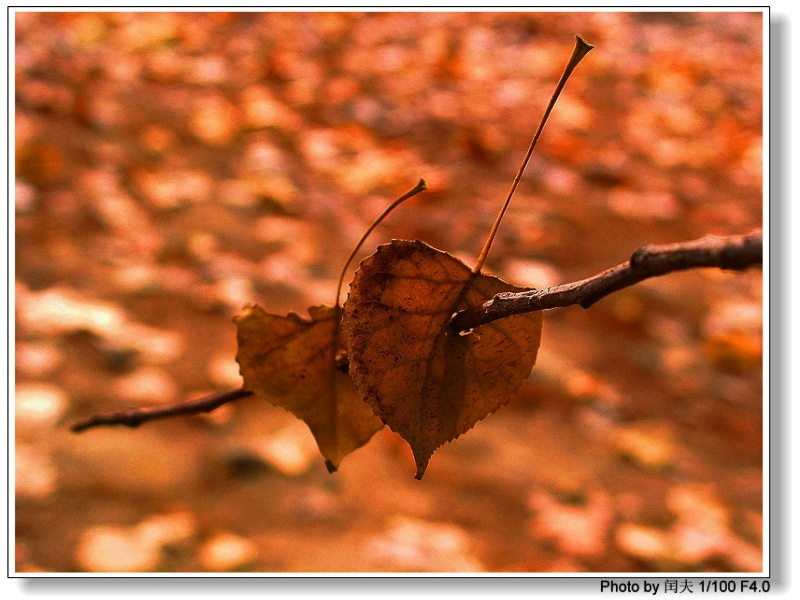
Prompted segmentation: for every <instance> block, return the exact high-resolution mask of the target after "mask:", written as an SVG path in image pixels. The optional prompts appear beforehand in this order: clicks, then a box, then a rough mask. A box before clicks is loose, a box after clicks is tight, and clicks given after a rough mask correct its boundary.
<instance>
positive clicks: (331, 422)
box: [234, 305, 383, 471]
mask: <svg viewBox="0 0 800 600" xmlns="http://www.w3.org/2000/svg"><path fill="white" fill-rule="evenodd" d="M308 312H309V315H310V316H311V319H310V320H308V319H303V318H301V317H300V316H298V315H296V314H294V313H290V314H289V315H287V316H280V315H273V314H268V313H266V312H265V311H264V310H263V309H262V308H261V307H260V306H257V305H248V306H246V307H245V308H244V309H243V310H242V312H241V313H240V314H238V315H237V316H236V317H235V318H234V323H236V327H237V340H238V343H239V350H238V352H237V354H236V360H237V362H238V363H239V371H240V372H241V374H242V378H243V379H244V388H245V389H247V390H250V391H252V392H253V393H254V394H255V395H256V396H258V397H260V398H263V399H265V400H268V401H269V402H271V403H272V404H274V405H276V406H280V407H282V408H285V409H286V410H288V411H290V412H291V413H292V414H294V415H295V416H297V417H298V418H300V419H302V420H303V421H305V422H306V424H307V425H308V426H309V428H310V429H311V433H312V434H313V435H314V438H315V439H316V441H317V445H318V446H319V449H320V451H321V452H322V455H323V456H324V457H325V462H326V465H327V467H328V470H329V471H334V470H336V469H337V468H338V467H339V463H340V462H341V461H342V459H343V458H344V457H345V456H347V455H348V454H349V453H350V452H352V451H353V450H355V449H357V448H359V447H361V446H363V445H364V444H366V443H367V442H368V441H369V439H370V437H372V435H373V434H374V433H375V432H376V431H378V430H379V429H381V427H382V426H383V425H382V423H381V422H380V420H379V419H378V418H377V417H376V416H375V415H374V414H373V413H372V411H371V410H370V407H369V405H367V404H366V403H364V402H363V400H361V397H360V395H359V394H358V393H357V392H356V390H355V388H354V387H353V383H352V381H351V379H350V377H349V376H348V375H347V374H346V373H342V372H341V371H340V370H339V369H337V368H336V364H335V357H336V352H337V350H338V348H339V344H338V343H337V342H336V341H335V340H334V338H335V337H338V328H337V326H336V325H337V323H338V320H339V319H340V317H341V310H340V309H338V308H335V307H332V306H313V307H311V308H309V309H308Z"/></svg>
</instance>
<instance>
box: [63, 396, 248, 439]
mask: <svg viewBox="0 0 800 600" xmlns="http://www.w3.org/2000/svg"><path fill="white" fill-rule="evenodd" d="M252 394H253V392H248V391H247V390H245V389H243V388H239V389H238V390H229V391H227V392H222V393H219V394H212V395H210V396H205V397H203V398H200V399H198V400H187V401H185V402H178V403H177V404H168V405H166V406H146V407H141V408H128V409H125V410H120V411H116V412H110V413H103V414H101V415H94V416H93V417H89V418H88V419H84V420H83V421H78V422H77V423H74V424H73V425H72V426H71V427H70V429H71V430H72V432H73V433H80V432H81V431H86V430H87V429H91V428H92V427H99V426H110V425H125V426H126V427H138V426H139V425H141V424H142V423H146V422H147V421H155V420H156V419H165V418H167V417H177V416H181V415H184V416H185V415H197V414H200V413H206V412H211V411H212V410H216V409H217V408H219V407H220V406H222V405H223V404H228V403H229V402H233V401H234V400H238V399H240V398H245V397H247V396H251V395H252Z"/></svg>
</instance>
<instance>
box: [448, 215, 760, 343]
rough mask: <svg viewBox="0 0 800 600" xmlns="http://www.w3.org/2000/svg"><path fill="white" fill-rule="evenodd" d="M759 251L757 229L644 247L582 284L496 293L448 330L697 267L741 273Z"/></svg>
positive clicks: (588, 298)
mask: <svg viewBox="0 0 800 600" xmlns="http://www.w3.org/2000/svg"><path fill="white" fill-rule="evenodd" d="M762 252H763V250H762V232H761V230H758V231H755V232H753V233H750V234H748V235H732V236H727V237H721V236H713V235H710V236H706V237H703V238H700V239H699V240H692V241H689V242H680V243H677V244H664V245H649V246H644V247H643V248H639V249H638V250H636V251H635V252H634V253H633V255H632V256H631V258H630V260H628V261H627V262H624V263H622V264H619V265H617V266H616V267H612V268H610V269H608V270H606V271H603V272H602V273H599V274H597V275H594V276H593V277H589V278H588V279H583V280H581V281H576V282H574V283H565V284H563V285H557V286H554V287H549V288H546V289H543V290H529V291H525V292H519V293H511V292H506V293H502V294H498V295H497V296H495V297H494V298H492V299H491V300H489V301H488V302H486V303H485V304H483V306H481V307H479V308H474V309H470V310H464V311H461V312H459V313H457V314H456V315H455V316H454V317H453V320H452V322H451V327H453V328H454V329H456V330H457V331H468V330H470V329H473V328H475V327H478V326H480V325H485V324H487V323H491V322H492V321H496V320H497V319H504V318H506V317H510V316H512V315H519V314H524V313H529V312H534V311H537V310H545V309H548V308H558V307H562V306H572V305H573V304H578V305H580V306H582V307H583V308H589V307H590V306H591V305H592V304H594V303H595V302H597V301H598V300H600V299H601V298H603V297H605V296H607V295H609V294H611V293H613V292H616V291H619V290H621V289H623V288H626V287H628V286H631V285H633V284H635V283H639V282H640V281H642V280H644V279H648V278H650V277H657V276H659V275H665V274H667V273H672V272H674V271H683V270H686V269H696V268H699V267H717V268H719V269H733V270H743V269H746V268H747V267H750V266H753V265H760V264H761V262H762Z"/></svg>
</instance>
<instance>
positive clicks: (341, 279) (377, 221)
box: [336, 179, 428, 307]
mask: <svg viewBox="0 0 800 600" xmlns="http://www.w3.org/2000/svg"><path fill="white" fill-rule="evenodd" d="M426 189H428V183H427V182H426V181H425V180H424V179H420V180H419V181H418V182H417V185H415V186H414V187H413V188H411V189H410V190H408V191H407V192H406V193H405V194H403V195H402V196H400V197H399V198H398V199H397V200H395V201H394V202H392V203H391V204H390V205H389V206H387V207H386V210H384V211H383V212H382V213H381V214H380V216H379V217H378V218H377V219H375V220H374V221H373V222H372V225H370V226H369V228H368V229H367V230H366V231H365V232H364V235H362V236H361V239H360V240H358V243H357V244H356V247H355V248H353V251H352V252H351V253H350V256H348V257H347V261H346V262H345V263H344V267H342V274H341V275H340V276H339V284H338V285H337V286H336V306H337V307H338V306H339V297H340V296H341V295H342V284H344V276H345V274H346V273H347V267H348V266H350V263H351V262H352V261H353V258H355V255H356V253H358V251H359V250H360V249H361V246H362V245H363V244H364V242H365V241H366V239H367V237H368V236H369V234H370V233H372V231H373V230H374V229H375V228H376V227H377V226H378V225H380V223H381V221H383V220H384V219H385V218H386V217H387V215H388V214H389V213H390V212H392V211H393V210H394V209H395V208H397V207H398V206H399V205H400V204H402V203H403V202H405V201H406V200H408V199H409V198H412V197H414V196H416V195H417V194H419V193H420V192H422V191H424V190H426Z"/></svg>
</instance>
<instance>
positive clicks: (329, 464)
mask: <svg viewBox="0 0 800 600" xmlns="http://www.w3.org/2000/svg"><path fill="white" fill-rule="evenodd" d="M325 468H326V469H328V473H336V471H337V470H338V468H339V467H338V466H337V465H335V464H333V463H332V462H331V461H329V460H328V459H327V458H326V459H325Z"/></svg>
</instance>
